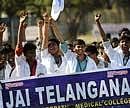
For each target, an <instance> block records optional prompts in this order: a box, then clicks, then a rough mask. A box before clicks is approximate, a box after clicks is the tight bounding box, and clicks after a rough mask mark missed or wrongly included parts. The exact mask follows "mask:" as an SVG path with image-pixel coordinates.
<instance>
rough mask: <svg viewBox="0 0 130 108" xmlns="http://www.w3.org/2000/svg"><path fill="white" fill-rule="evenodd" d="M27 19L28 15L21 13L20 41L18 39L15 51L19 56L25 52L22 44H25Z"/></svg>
mask: <svg viewBox="0 0 130 108" xmlns="http://www.w3.org/2000/svg"><path fill="white" fill-rule="evenodd" d="M26 18H27V13H26V12H23V13H21V15H20V23H19V29H18V39H17V45H16V50H15V52H16V55H17V56H20V55H21V54H22V52H23V46H22V42H25V29H26V23H25V20H26Z"/></svg>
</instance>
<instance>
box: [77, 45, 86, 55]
mask: <svg viewBox="0 0 130 108" xmlns="http://www.w3.org/2000/svg"><path fill="white" fill-rule="evenodd" d="M74 52H75V53H76V54H77V55H82V54H84V52H85V45H75V47H74Z"/></svg>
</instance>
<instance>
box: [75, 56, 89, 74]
mask: <svg viewBox="0 0 130 108" xmlns="http://www.w3.org/2000/svg"><path fill="white" fill-rule="evenodd" d="M77 61H78V66H79V68H80V71H81V72H83V71H85V69H86V67H87V62H88V60H87V58H86V56H85V66H84V67H82V66H81V62H80V61H79V59H78V58H77ZM83 61H84V60H83Z"/></svg>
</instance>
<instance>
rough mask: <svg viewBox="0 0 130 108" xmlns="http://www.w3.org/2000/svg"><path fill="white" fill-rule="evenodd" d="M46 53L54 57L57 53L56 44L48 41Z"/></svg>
mask: <svg viewBox="0 0 130 108" xmlns="http://www.w3.org/2000/svg"><path fill="white" fill-rule="evenodd" d="M48 52H49V53H50V54H52V55H55V54H57V53H58V52H59V46H58V45H57V44H56V42H53V41H49V43H48Z"/></svg>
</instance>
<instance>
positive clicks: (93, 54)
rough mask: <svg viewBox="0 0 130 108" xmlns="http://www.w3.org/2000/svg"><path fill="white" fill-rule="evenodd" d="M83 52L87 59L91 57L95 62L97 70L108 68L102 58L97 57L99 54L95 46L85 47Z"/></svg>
mask: <svg viewBox="0 0 130 108" xmlns="http://www.w3.org/2000/svg"><path fill="white" fill-rule="evenodd" d="M85 52H86V54H87V55H88V56H89V57H91V58H92V59H93V60H94V61H95V63H96V65H97V68H98V69H104V68H108V64H109V63H108V62H106V61H104V60H103V58H101V57H98V54H99V52H98V50H97V48H96V46H94V45H91V44H90V45H87V46H86V50H85Z"/></svg>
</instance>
